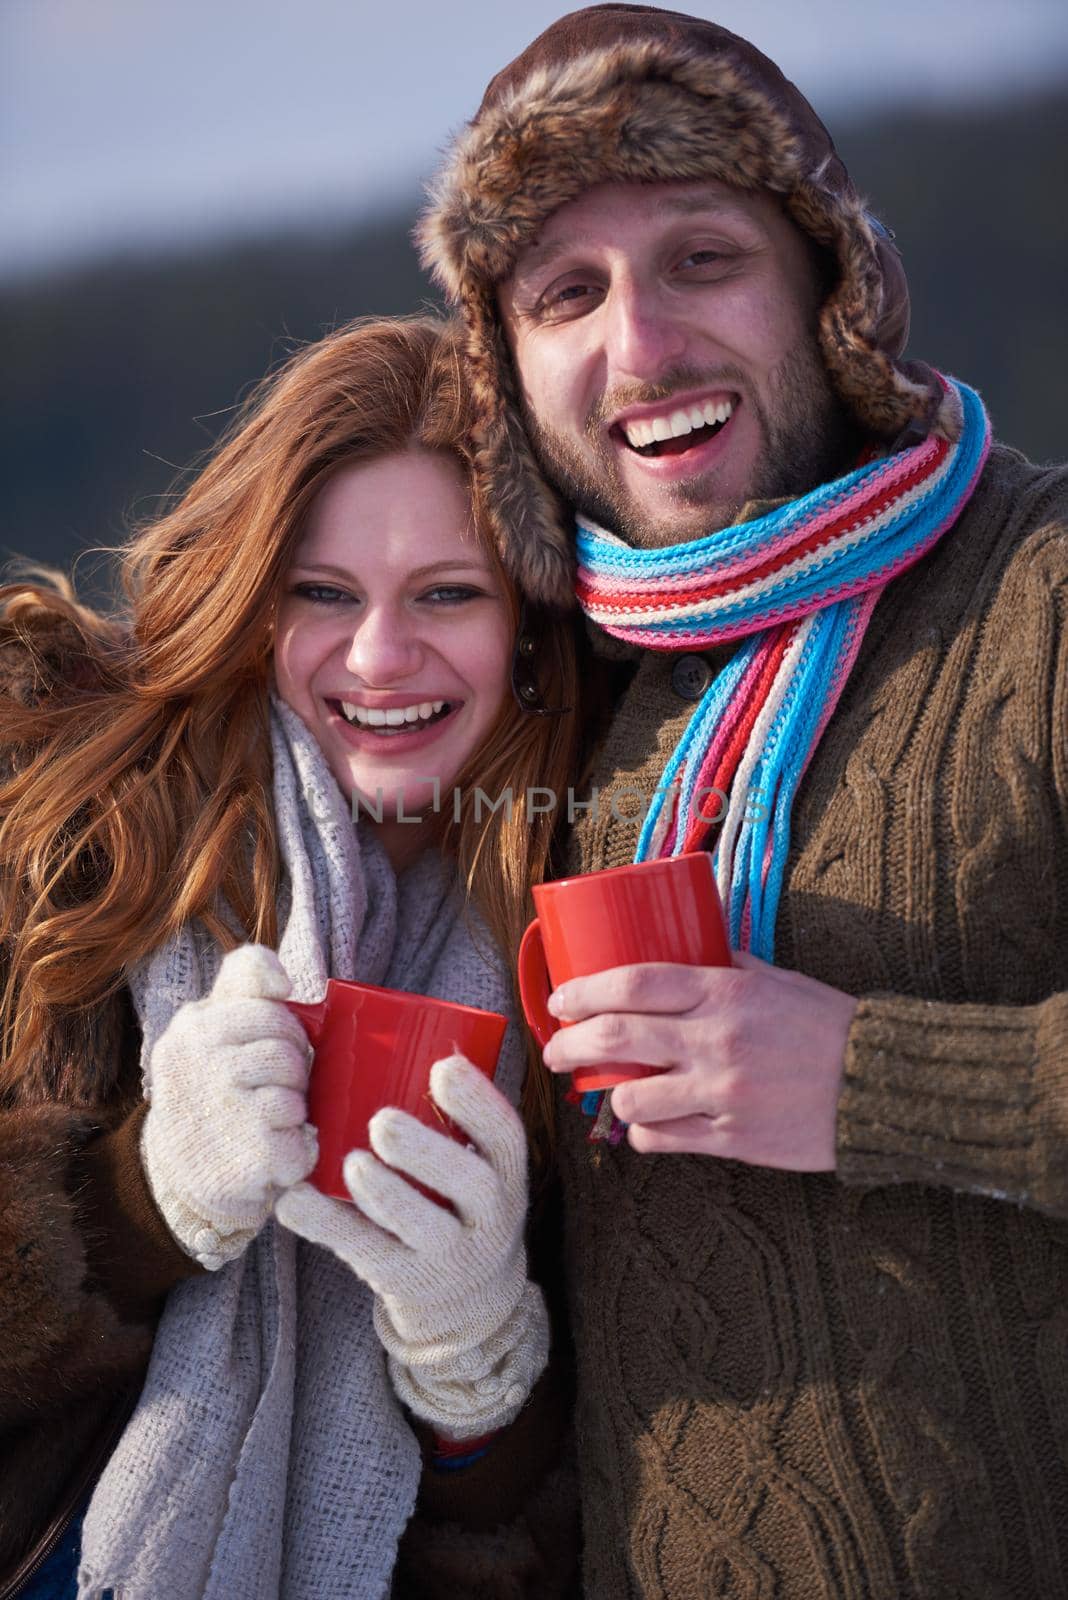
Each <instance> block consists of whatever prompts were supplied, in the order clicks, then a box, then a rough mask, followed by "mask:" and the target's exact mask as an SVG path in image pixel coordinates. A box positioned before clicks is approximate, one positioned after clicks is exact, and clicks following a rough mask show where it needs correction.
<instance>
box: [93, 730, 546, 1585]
mask: <svg viewBox="0 0 1068 1600" xmlns="http://www.w3.org/2000/svg"><path fill="white" fill-rule="evenodd" d="M272 750H273V757H274V805H275V816H276V821H277V824H278V835H279V846H280V850H281V856H282V861H283V865H284V869H285V885H284V890H285V892H284V894H283V899H282V904H281V906H280V908H279V912H280V914H279V925H280V927H281V929H282V933H281V938H280V942H279V956H280V959H281V961H282V965H283V966H284V968H285V970H286V972H287V973H288V975H289V977H290V979H291V980H292V985H293V993H294V996H295V998H297V999H298V1000H304V1001H311V1000H315V999H318V998H320V997H321V995H322V994H323V992H324V990H325V986H326V979H327V976H328V975H332V976H335V977H343V978H358V979H360V980H362V981H364V982H368V983H378V984H384V985H386V986H388V987H392V988H398V989H408V990H411V991H414V992H417V993H423V994H428V995H432V996H434V997H436V998H439V999H444V998H448V999H458V1000H462V1001H464V1002H466V1003H468V1004H471V1005H475V1006H480V1007H482V1008H484V1009H486V1010H497V1011H502V1010H507V1008H508V997H509V987H508V981H507V976H506V974H505V973H504V971H503V969H502V967H501V964H500V962H499V960H498V959H497V958H496V954H495V952H494V950H493V947H492V944H491V941H490V939H489V936H488V934H487V933H486V932H485V930H484V928H482V926H481V924H480V923H479V922H478V919H477V918H476V917H475V916H474V915H473V913H472V912H470V911H468V912H466V913H465V912H463V910H462V907H461V904H460V901H459V898H458V895H457V892H456V889H455V885H454V881H453V877H452V874H451V873H450V872H449V870H448V869H447V867H446V865H445V864H444V863H443V861H442V860H441V858H440V856H439V855H438V854H437V853H436V852H431V853H429V854H427V855H425V856H423V857H422V858H421V859H420V860H419V861H418V862H417V863H416V864H415V865H414V866H413V867H411V868H410V869H409V871H408V872H406V873H405V874H404V876H403V878H402V879H400V880H399V881H397V880H395V879H394V876H393V873H392V870H391V869H390V866H389V863H388V862H387V860H386V858H385V856H384V854H383V852H382V850H381V848H380V846H379V845H378V844H377V842H376V841H375V840H374V839H373V838H369V837H366V836H365V837H363V838H361V839H360V840H358V839H357V837H356V834H355V832H354V830H353V827H352V824H351V821H350V818H349V814H348V807H347V805H346V802H345V799H344V797H343V796H342V794H341V791H340V790H339V788H338V786H337V784H336V783H335V781H334V779H333V778H332V776H331V775H330V772H329V770H328V769H327V766H326V763H325V761H324V760H323V758H322V755H321V752H320V751H319V749H318V746H317V745H316V743H315V741H314V739H313V738H312V737H311V735H310V734H309V733H308V732H307V730H306V729H305V728H304V726H303V724H302V723H301V722H300V720H299V719H298V718H297V717H296V716H294V715H293V713H292V712H290V711H288V710H287V709H286V708H285V707H284V706H279V707H276V716H275V719H274V725H273V730H272ZM219 959H220V956H219V951H218V950H217V949H216V948H215V946H214V945H213V944H212V943H211V942H210V941H209V940H208V939H206V938H205V937H204V936H203V935H202V933H201V931H200V930H199V929H197V928H193V927H190V928H187V929H185V930H184V931H183V933H182V934H181V935H180V936H179V937H178V938H176V939H175V940H173V941H172V942H171V943H170V944H169V945H167V946H165V947H164V948H163V949H162V950H160V951H158V952H157V953H156V955H155V956H153V957H152V958H151V959H150V960H149V961H148V963H147V964H146V965H145V967H144V968H143V969H142V970H141V971H140V972H138V973H136V974H134V977H133V981H132V988H133V991H134V996H135V1000H136V1002H137V1006H138V1012H139V1016H140V1019H141V1025H142V1032H143V1055H142V1061H143V1065H148V1064H150V1063H151V1062H152V1061H153V1060H154V1054H153V1052H154V1048H155V1045H156V1041H157V1040H158V1039H159V1038H160V1037H161V1036H162V1035H163V1034H164V1033H165V1031H166V1029H167V1027H168V1025H169V1023H170V1020H171V1018H172V1016H173V1015H174V1013H175V1011H176V1010H177V1009H178V1008H179V1007H180V1006H182V1005H183V1004H185V1003H186V1002H187V1001H189V1000H193V999H196V998H197V997H198V996H199V995H203V994H205V993H206V992H207V991H208V989H209V988H210V986H211V984H212V983H213V981H214V978H215V975H216V972H217V970H218V966H219ZM521 1064H522V1051H521V1049H520V1047H519V1045H518V1041H517V1040H516V1039H515V1037H514V1029H510V1030H509V1032H508V1034H507V1035H506V1037H505V1042H504V1045H503V1047H502V1053H501V1062H500V1065H499V1067H498V1076H497V1081H498V1083H499V1085H500V1087H501V1088H502V1090H503V1091H504V1092H505V1093H506V1094H509V1095H510V1096H511V1097H512V1098H515V1097H516V1096H517V1095H518V1090H519V1083H520V1076H521ZM419 1471H420V1462H419V1450H418V1447H417V1444H416V1441H415V1438H414V1436H413V1435H412V1433H411V1431H410V1429H409V1427H408V1425H407V1423H406V1422H405V1420H404V1417H403V1414H402V1412H401V1409H400V1406H399V1404H398V1403H397V1400H396V1398H395V1396H394V1394H393V1393H392V1390H391V1388H390V1385H389V1381H388V1376H387V1372H386V1363H385V1357H384V1353H383V1351H382V1348H381V1345H380V1343H379V1341H378V1339H377V1336H376V1335H375V1332H374V1327H373V1324H372V1296H371V1293H370V1291H369V1290H368V1288H367V1287H366V1285H365V1284H363V1283H361V1282H360V1281H359V1279H357V1278H356V1277H354V1276H353V1274H352V1273H351V1272H350V1271H348V1269H347V1268H346V1267H345V1266H343V1265H342V1264H341V1263H340V1262H339V1261H337V1260H335V1259H334V1257H333V1256H331V1255H329V1254H328V1253H326V1252H325V1251H322V1250H319V1249H317V1248H316V1247H314V1246H311V1245H307V1244H305V1243H304V1242H303V1241H299V1240H297V1239H296V1238H295V1236H294V1235H293V1234H291V1233H289V1232H287V1231H286V1230H285V1229H284V1228H281V1227H279V1226H277V1225H275V1224H274V1223H268V1224H267V1226H266V1227H264V1228H263V1229H262V1230H261V1232H260V1233H259V1235H258V1237H257V1238H256V1239H255V1241H254V1242H253V1243H252V1244H251V1245H250V1246H249V1247H248V1249H247V1250H245V1252H244V1253H243V1254H242V1255H241V1256H240V1257H239V1258H238V1259H237V1260H234V1261H231V1262H230V1263H228V1264H227V1265H226V1266H224V1267H222V1268H221V1269H220V1270H219V1271H217V1272H213V1273H211V1274H207V1275H204V1276H201V1277H198V1278H195V1279H192V1280H190V1281H188V1282H187V1283H184V1284H182V1285H181V1286H180V1287H179V1288H178V1289H177V1290H176V1291H175V1292H174V1293H173V1294H172V1295H171V1296H170V1298H169V1300H168V1302H167V1307H166V1309H165V1311H164V1314H163V1317H162V1319H161V1321H160V1324H159V1328H158V1331H157V1335H156V1341H155V1345H154V1347H153V1354H152V1361H151V1365H150V1367H149V1372H148V1377H147V1379H146V1382H145V1388H144V1390H143V1392H142V1395H141V1399H140V1401H139V1403H138V1407H137V1410H136V1411H135V1413H134V1416H133V1417H132V1419H131V1421H130V1423H129V1426H128V1427H127V1429H126V1432H125V1434H124V1435H123V1437H122V1439H121V1441H120V1443H119V1446H118V1448H117V1449H116V1451H115V1453H114V1455H113V1456H112V1457H111V1460H110V1461H109V1463H108V1465H107V1467H106V1469H105V1471H104V1474H103V1476H102V1478H101V1480H100V1482H99V1484H98V1486H97V1490H96V1493H95V1494H94V1496H93V1499H92V1502H91V1504H90V1508H89V1512H88V1515H87V1517H86V1523H85V1533H84V1539H83V1547H82V1567H81V1572H80V1574H79V1595H80V1597H81V1600H98V1597H99V1596H100V1595H101V1593H102V1592H103V1591H106V1590H107V1589H108V1588H114V1589H116V1590H117V1591H118V1592H119V1593H120V1594H121V1595H122V1597H123V1600H159V1597H160V1596H162V1595H166V1596H167V1597H168V1600H350V1597H351V1596H352V1595H353V1593H354V1581H355V1580H354V1574H359V1579H358V1582H359V1591H358V1592H359V1593H360V1595H361V1597H362V1596H364V1595H366V1596H367V1600H377V1597H378V1596H381V1595H383V1594H385V1593H386V1592H387V1591H388V1588H389V1581H390V1572H391V1570H392V1566H393V1562H394V1559H395V1553H396V1545H397V1539H398V1537H399V1535H400V1532H401V1530H402V1528H403V1527H404V1524H405V1522H406V1521H407V1519H408V1517H409V1515H410V1513H411V1509H412V1506H413V1504H414V1501H415V1493H416V1488H417V1484H418V1479H419Z"/></svg>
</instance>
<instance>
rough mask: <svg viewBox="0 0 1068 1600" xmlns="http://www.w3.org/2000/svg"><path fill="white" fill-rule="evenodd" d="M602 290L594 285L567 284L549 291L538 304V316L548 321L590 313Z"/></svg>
mask: <svg viewBox="0 0 1068 1600" xmlns="http://www.w3.org/2000/svg"><path fill="white" fill-rule="evenodd" d="M600 293H601V291H600V289H599V288H598V287H597V285H596V284H593V283H565V284H562V285H561V286H560V288H558V289H549V290H548V291H547V292H546V293H545V294H544V295H542V297H541V300H540V301H539V303H538V314H539V315H540V316H541V317H542V318H543V319H547V320H548V321H550V322H551V321H552V320H553V319H554V318H564V317H573V316H576V315H579V314H581V313H582V312H583V311H588V310H589V309H590V307H591V306H592V305H593V304H594V302H595V301H596V300H598V299H599V298H600Z"/></svg>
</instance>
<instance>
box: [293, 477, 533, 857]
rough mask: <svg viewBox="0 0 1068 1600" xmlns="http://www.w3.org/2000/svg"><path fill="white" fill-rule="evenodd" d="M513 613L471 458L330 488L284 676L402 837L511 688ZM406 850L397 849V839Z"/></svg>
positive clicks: (317, 519) (310, 533)
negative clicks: (485, 537) (474, 508)
mask: <svg viewBox="0 0 1068 1600" xmlns="http://www.w3.org/2000/svg"><path fill="white" fill-rule="evenodd" d="M512 643H513V625H512V618H511V613H510V610H509V605H508V600H507V597H506V595H505V591H504V587H503V585H502V583H501V580H500V578H499V577H498V575H497V572H496V570H495V569H494V567H493V566H492V565H491V564H490V560H489V558H488V557H487V555H486V554H485V553H484V551H483V550H482V547H481V545H480V544H479V541H478V537H477V535H476V533H475V530H474V526H473V522H472V517H471V508H470V500H469V497H468V493H467V487H466V485H465V482H464V479H463V475H462V473H461V470H460V468H459V466H458V465H457V464H456V463H455V462H453V461H452V459H451V458H450V457H448V456H446V455H443V454H436V453H433V452H430V451H427V450H420V449H414V448H413V449H410V450H406V451H403V452H399V453H397V454H396V455H390V456H385V457H383V458H382V459H381V460H379V461H374V462H371V463H370V464H362V463H361V464H358V465H353V466H349V467H343V468H341V469H340V470H339V471H338V472H336V473H335V474H334V476H333V477H332V478H330V480H329V481H328V482H327V483H326V484H325V485H324V487H323V488H322V489H321V490H320V491H319V494H318V495H317V496H316V498H315V500H314V501H313V502H312V506H311V510H310V513H309V516H308V521H307V524H306V527H305V530H304V534H303V536H302V538H301V541H300V543H299V545H298V546H297V548H296V550H295V552H294V557H293V562H292V565H291V566H290V569H289V571H288V573H287V575H286V579H285V584H284V588H283V595H282V601H281V604H280V606H279V611H278V622H277V630H276V635H275V648H274V671H275V682H276V684H277V687H278V692H279V694H280V695H281V697H282V699H283V700H284V701H285V703H286V704H287V705H288V706H290V707H292V709H293V710H294V711H295V712H297V714H298V715H299V716H300V717H301V718H302V720H303V721H304V722H305V723H306V724H307V726H308V727H309V728H310V729H311V731H312V732H313V733H314V735H315V737H316V739H317V740H318V742H319V745H320V747H321V749H322V751H323V754H324V755H325V757H326V759H327V761H328V763H329V765H330V770H331V772H332V773H333V774H334V777H335V778H336V779H337V781H338V783H339V784H340V786H341V788H342V791H343V792H344V794H345V795H346V796H348V797H351V796H352V795H356V796H358V797H359V799H360V801H361V802H362V805H361V815H366V814H367V811H368V810H373V812H374V813H375V814H377V812H378V809H379V807H380V806H381V811H382V816H383V819H384V821H386V822H387V823H388V824H389V826H387V827H386V829H385V832H384V835H383V837H384V839H385V840H386V843H387V847H388V846H389V844H390V841H391V839H393V840H399V841H400V844H401V847H402V848H401V853H402V854H403V853H406V852H405V851H404V849H403V847H404V846H405V845H407V844H409V842H410V844H412V845H414V844H416V843H417V841H418V834H419V829H418V828H417V827H415V826H413V825H409V824H407V823H405V822H402V821H400V820H399V819H400V818H404V817H414V816H417V815H418V814H419V813H420V812H421V811H424V810H425V811H427V812H429V811H430V810H431V808H432V805H433V802H434V798H435V788H434V779H435V778H436V779H437V780H438V783H439V784H440V795H441V804H442V806H443V807H444V808H445V809H446V811H448V810H450V809H451V803H452V802H451V794H450V792H449V791H450V786H451V785H452V783H453V781H454V779H455V778H456V776H457V774H458V773H459V772H460V769H461V768H462V767H463V765H464V763H465V762H466V761H467V759H468V758H469V757H470V756H471V755H472V754H473V753H474V751H475V750H476V749H477V748H478V747H479V745H480V744H481V743H482V742H483V740H484V739H485V738H486V735H487V734H488V733H489V731H490V729H491V728H492V727H493V724H494V723H495V721H496V720H497V716H498V713H499V712H500V710H501V706H502V703H503V701H504V699H505V696H506V695H507V694H508V693H509V683H510V669H511V654H512ZM390 853H391V854H394V851H393V850H391V852H390Z"/></svg>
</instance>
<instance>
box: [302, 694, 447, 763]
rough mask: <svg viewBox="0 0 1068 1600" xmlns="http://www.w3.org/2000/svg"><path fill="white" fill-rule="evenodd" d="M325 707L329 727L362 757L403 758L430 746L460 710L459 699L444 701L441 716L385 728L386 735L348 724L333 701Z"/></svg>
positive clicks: (356, 724)
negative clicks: (429, 720) (399, 756)
mask: <svg viewBox="0 0 1068 1600" xmlns="http://www.w3.org/2000/svg"><path fill="white" fill-rule="evenodd" d="M427 698H428V699H429V698H430V696H427ZM434 698H435V699H438V698H441V697H440V696H435V697H434ZM326 704H327V708H328V710H329V713H330V725H331V727H332V728H336V730H337V732H338V735H339V737H341V738H342V739H344V741H345V743H346V744H347V745H349V746H350V747H351V748H352V749H353V750H359V751H360V752H361V753H363V754H367V755H376V756H379V757H383V756H385V757H387V758H388V757H389V756H391V755H393V756H397V755H407V754H409V752H411V751H415V750H422V749H423V748H424V747H425V746H426V745H430V744H433V743H434V741H435V739H437V738H439V737H440V735H441V733H442V731H443V730H444V729H446V728H448V727H450V726H451V724H452V723H453V721H454V720H455V718H456V716H457V714H458V713H459V712H460V710H461V709H462V707H463V701H462V700H452V701H449V702H448V707H449V709H448V710H447V711H446V712H445V713H444V715H442V716H439V717H437V718H435V719H434V721H432V722H413V723H411V724H407V723H405V724H404V725H402V726H401V727H397V728H391V729H389V731H388V732H378V730H376V729H374V728H366V727H361V726H360V725H359V724H358V723H352V722H349V721H348V719H347V718H346V717H344V716H343V715H342V713H341V710H340V707H339V705H338V703H337V701H331V700H328V701H327V702H326ZM383 709H385V708H383Z"/></svg>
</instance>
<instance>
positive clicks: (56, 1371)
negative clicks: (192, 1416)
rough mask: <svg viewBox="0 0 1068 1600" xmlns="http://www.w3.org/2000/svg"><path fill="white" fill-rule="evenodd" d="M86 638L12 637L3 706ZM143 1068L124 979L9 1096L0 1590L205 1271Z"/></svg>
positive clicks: (89, 1463)
mask: <svg viewBox="0 0 1068 1600" xmlns="http://www.w3.org/2000/svg"><path fill="white" fill-rule="evenodd" d="M73 645H74V638H73V632H72V631H71V632H69V633H68V632H66V631H65V630H64V629H63V628H61V627H59V628H55V629H54V631H53V632H52V634H51V637H50V638H49V640H48V641H47V643H46V644H42V648H41V649H40V651H39V650H38V649H37V648H36V647H35V648H32V649H31V648H29V647H28V646H27V645H25V644H24V643H22V642H21V641H20V640H18V639H16V638H14V637H13V636H12V635H11V634H7V635H6V636H4V637H0V708H2V705H3V702H4V700H5V699H7V700H15V701H17V702H18V703H20V704H23V705H25V704H32V703H34V701H35V700H36V699H37V698H38V697H39V696H40V694H41V693H44V692H47V690H48V683H49V679H50V678H51V677H52V675H53V674H60V673H62V671H63V670H64V667H65V666H69V668H70V670H72V671H77V670H78V668H77V661H76V659H72V657H71V655H70V651H71V649H72V647H73ZM0 759H3V758H0ZM140 1077H141V1075H140V1067H139V1035H138V1030H137V1025H136V1021H135V1019H134V1017H133V1014H132V1008H131V1006H130V1003H129V1000H128V997H127V996H126V995H125V993H123V994H120V995H118V996H116V997H114V998H113V999H111V1000H110V1001H108V1002H106V1003H105V1004H103V1005H101V1006H99V1007H97V1008H96V1009H94V1010H93V1011H91V1012H88V1013H85V1014H80V1015H71V1016H69V1017H67V1018H65V1019H63V1020H62V1021H61V1022H60V1023H59V1024H58V1025H57V1027H56V1029H55V1032H54V1034H53V1037H52V1039H51V1040H50V1042H49V1045H48V1048H47V1049H45V1050H43V1051H42V1052H40V1054H39V1055H38V1056H37V1058H35V1060H34V1061H33V1062H32V1063H31V1064H30V1065H29V1066H28V1068H27V1070H26V1072H25V1073H24V1074H23V1076H22V1078H21V1079H20V1080H19V1082H18V1084H17V1085H15V1086H14V1088H12V1089H10V1090H8V1092H7V1093H6V1094H5V1095H4V1096H3V1097H2V1098H0V1594H2V1593H3V1592H4V1591H5V1589H6V1588H7V1586H8V1585H9V1584H11V1585H12V1586H13V1584H14V1581H15V1578H16V1575H17V1573H18V1572H19V1570H20V1569H21V1568H23V1567H24V1565H25V1564H26V1563H28V1562H31V1561H32V1560H33V1557H34V1553H35V1551H36V1550H38V1549H39V1547H40V1546H41V1543H42V1541H47V1539H48V1537H49V1535H50V1533H51V1532H53V1531H56V1530H58V1529H59V1528H61V1527H62V1524H63V1522H65V1520H66V1518H67V1516H68V1515H69V1514H70V1513H71V1512H72V1511H73V1510H74V1509H75V1508H76V1506H77V1504H78V1503H79V1502H80V1500H81V1499H82V1498H83V1496H84V1494H85V1493H86V1492H87V1490H88V1488H89V1486H90V1485H91V1483H92V1482H93V1480H94V1478H95V1476H96V1472H97V1471H98V1470H99V1468H100V1466H101V1465H102V1464H103V1460H104V1459H105V1457H106V1454H107V1451H108V1450H109V1449H110V1446H111V1443H112V1442H113V1439H114V1437H115V1435H116V1434H117V1431H118V1429H119V1428H120V1427H121V1426H122V1423H123V1421H124V1419H125V1416H126V1414H127V1411H128V1409H129V1406H130V1404H131V1403H132V1401H133V1399H134V1398H135V1397H136V1394H137V1391H138V1388H139V1387H140V1382H141V1378H142V1376H143V1374H144V1369H145V1367H146V1365H147V1362H148V1356H149V1352H150V1350H151V1347H152V1330H153V1326H154V1324H155V1320H156V1318H157V1316H158V1314H159V1310H160V1307H161V1306H162V1301H163V1296H164V1295H165V1293H166V1291H167V1289H168V1288H169V1287H170V1286H171V1285H172V1284H173V1283H175V1282H177V1281H178V1280H179V1279H180V1278H182V1277H185V1276H187V1275H188V1274H189V1273H191V1272H197V1271H199V1270H200V1269H199V1268H198V1267H197V1266H196V1264H195V1262H193V1261H191V1260H190V1259H189V1258H188V1257H187V1256H185V1255H184V1254H183V1252H182V1251H181V1250H180V1249H179V1248H178V1246H177V1245H176V1244H175V1242H174V1240H173V1239H172V1238H171V1236H170V1234H169V1232H168V1231H167V1228H166V1227H165V1225H164V1223H163V1219H162V1218H161V1217H160V1215H159V1213H158V1212H157V1210H156V1207H155V1204H154V1202H153V1200H152V1197H151V1194H150V1193H149V1190H148V1186H147V1184H146V1182H145V1179H144V1175H143V1173H142V1170H141V1164H140V1159H139V1153H138V1146H139V1138H140V1129H141V1123H142V1120H143V1117H144V1109H145V1108H144V1103H143V1101H142V1099H141V1082H140Z"/></svg>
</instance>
